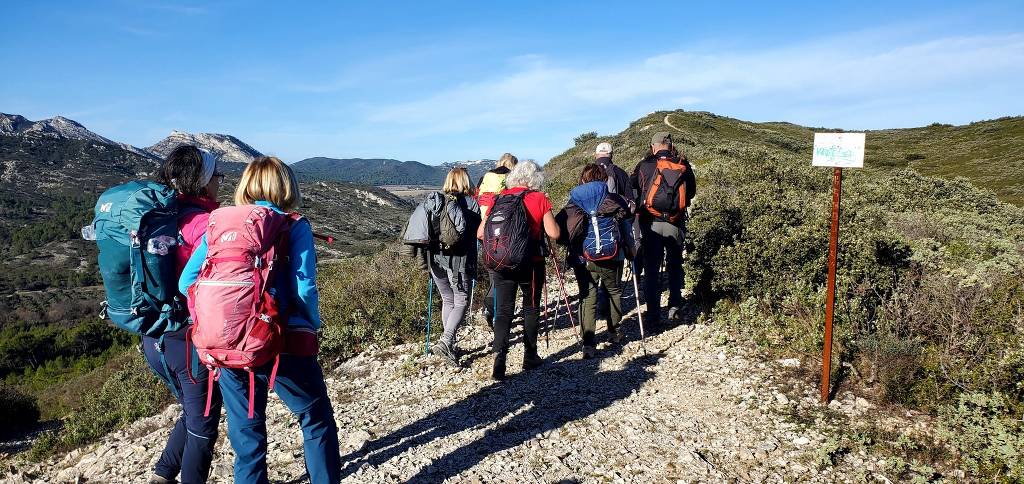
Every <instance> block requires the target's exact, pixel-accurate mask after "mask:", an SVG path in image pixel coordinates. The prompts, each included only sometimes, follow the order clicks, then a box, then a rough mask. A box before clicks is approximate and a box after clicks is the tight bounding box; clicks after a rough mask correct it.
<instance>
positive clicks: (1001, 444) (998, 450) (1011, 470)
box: [938, 393, 1024, 482]
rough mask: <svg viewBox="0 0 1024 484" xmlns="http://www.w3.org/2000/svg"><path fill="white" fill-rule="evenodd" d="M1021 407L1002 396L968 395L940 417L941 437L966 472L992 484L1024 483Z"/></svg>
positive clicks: (947, 408)
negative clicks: (995, 482) (995, 483)
mask: <svg viewBox="0 0 1024 484" xmlns="http://www.w3.org/2000/svg"><path fill="white" fill-rule="evenodd" d="M1021 410H1022V409H1021V407H1020V406H1019V405H1015V404H1014V403H1013V402H1012V401H1011V400H1010V399H1009V398H1007V397H1006V395H1003V394H1001V393H965V394H962V395H960V397H959V398H958V400H957V404H956V405H948V406H946V407H944V408H943V409H942V411H941V412H940V413H939V417H940V420H939V431H938V435H939V437H940V438H941V439H943V440H944V441H945V442H946V443H947V444H948V445H949V446H950V447H952V448H953V449H954V451H955V452H956V453H957V454H958V456H959V458H960V462H961V464H962V465H963V466H964V468H965V470H967V471H969V472H971V473H972V474H973V475H975V476H977V477H983V478H985V479H986V480H991V481H1006V482H1021V481H1024V422H1022V421H1021Z"/></svg>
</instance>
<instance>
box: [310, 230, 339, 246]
mask: <svg viewBox="0 0 1024 484" xmlns="http://www.w3.org/2000/svg"><path fill="white" fill-rule="evenodd" d="M313 237H315V238H318V239H320V240H322V241H324V242H327V245H331V244H333V243H334V236H332V235H323V234H318V233H315V232H314V233H313Z"/></svg>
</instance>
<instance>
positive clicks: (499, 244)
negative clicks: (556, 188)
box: [483, 190, 531, 272]
mask: <svg viewBox="0 0 1024 484" xmlns="http://www.w3.org/2000/svg"><path fill="white" fill-rule="evenodd" d="M530 191H531V190H524V191H522V192H520V193H517V194H514V195H498V197H497V199H496V200H495V201H494V206H493V207H491V210H490V212H488V214H487V221H486V222H485V223H484V241H483V253H484V267H486V268H488V269H490V270H492V271H496V272H508V271H514V270H516V269H518V268H519V267H520V265H521V264H522V263H523V261H525V260H526V259H527V257H528V256H529V252H530V251H529V247H530V220H529V217H528V216H527V213H526V203H525V202H524V200H523V199H524V198H525V197H526V194H527V193H530Z"/></svg>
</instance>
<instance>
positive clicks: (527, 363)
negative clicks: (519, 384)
mask: <svg viewBox="0 0 1024 484" xmlns="http://www.w3.org/2000/svg"><path fill="white" fill-rule="evenodd" d="M543 364H544V358H541V357H540V356H539V355H533V356H524V357H523V371H530V370H532V369H534V368H537V367H538V366H540V365H543Z"/></svg>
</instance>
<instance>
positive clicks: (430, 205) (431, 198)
mask: <svg viewBox="0 0 1024 484" xmlns="http://www.w3.org/2000/svg"><path fill="white" fill-rule="evenodd" d="M423 208H424V209H426V210H427V213H429V214H431V215H437V214H439V213H441V209H442V208H444V194H443V193H441V192H430V195H427V199H426V200H424V201H423Z"/></svg>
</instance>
